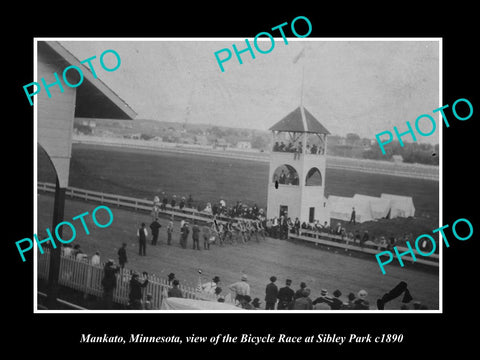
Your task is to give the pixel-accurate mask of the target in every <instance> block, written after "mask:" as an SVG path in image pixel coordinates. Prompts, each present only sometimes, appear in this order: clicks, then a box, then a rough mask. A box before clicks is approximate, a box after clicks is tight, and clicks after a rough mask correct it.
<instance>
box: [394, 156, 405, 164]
mask: <svg viewBox="0 0 480 360" xmlns="http://www.w3.org/2000/svg"><path fill="white" fill-rule="evenodd" d="M392 159H393V162H395V163H403V156H402V155H392Z"/></svg>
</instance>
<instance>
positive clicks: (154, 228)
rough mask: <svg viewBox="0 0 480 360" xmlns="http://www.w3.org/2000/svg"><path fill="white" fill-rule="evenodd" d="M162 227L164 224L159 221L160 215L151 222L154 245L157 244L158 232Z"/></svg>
mask: <svg viewBox="0 0 480 360" xmlns="http://www.w3.org/2000/svg"><path fill="white" fill-rule="evenodd" d="M161 227H162V225H161V224H160V223H159V222H158V217H156V218H155V220H153V222H152V223H151V224H150V229H151V230H152V245H157V241H158V234H159V232H160V228H161Z"/></svg>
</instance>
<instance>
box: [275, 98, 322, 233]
mask: <svg viewBox="0 0 480 360" xmlns="http://www.w3.org/2000/svg"><path fill="white" fill-rule="evenodd" d="M269 130H271V131H272V135H273V144H274V145H273V149H272V153H271V156H270V171H269V180H268V181H269V184H268V200H267V201H268V203H267V217H268V218H274V217H280V216H281V215H284V216H286V217H290V218H291V219H292V221H294V220H295V218H297V217H298V218H299V219H300V221H302V222H303V221H305V222H307V223H308V222H314V221H316V220H319V221H320V222H321V223H322V224H323V223H324V222H325V221H327V222H328V223H329V222H330V219H329V214H328V211H327V207H326V199H325V196H324V190H325V169H326V150H327V135H329V134H330V132H329V131H328V130H327V129H326V128H325V127H324V126H323V125H322V124H321V123H320V122H319V121H318V120H317V119H315V117H314V116H313V115H312V114H311V113H310V112H308V110H307V109H305V108H304V107H303V106H299V107H298V108H296V109H295V110H293V111H292V112H291V113H290V114H288V115H287V116H285V117H284V118H283V119H282V120H280V121H279V122H278V123H276V124H275V125H273V126H272V127H271V128H270V129H269Z"/></svg>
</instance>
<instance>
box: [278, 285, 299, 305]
mask: <svg viewBox="0 0 480 360" xmlns="http://www.w3.org/2000/svg"><path fill="white" fill-rule="evenodd" d="M290 285H292V280H290V279H287V280H285V286H284V287H282V288H280V290H278V294H277V298H278V305H277V310H287V309H290V308H291V305H292V302H293V296H294V295H295V292H294V291H293V290H292V289H291V288H290Z"/></svg>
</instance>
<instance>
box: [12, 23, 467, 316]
mask: <svg viewBox="0 0 480 360" xmlns="http://www.w3.org/2000/svg"><path fill="white" fill-rule="evenodd" d="M299 23H300V21H299ZM298 29H299V30H298V31H299V32H300V25H299V28H298ZM259 30H262V29H259ZM272 36H274V38H271V37H268V36H262V37H258V38H257V37H256V38H248V39H245V38H221V39H220V38H36V39H35V42H34V55H35V56H34V75H35V76H34V78H33V82H32V83H30V84H28V85H27V84H25V86H24V87H23V90H24V91H25V95H26V96H25V106H32V108H33V111H34V124H35V130H34V154H33V156H34V172H35V181H34V192H35V199H34V209H35V211H34V219H33V221H34V229H35V236H33V237H32V239H24V240H25V241H23V242H17V244H16V246H17V249H18V252H19V255H20V258H21V260H22V259H23V261H33V263H34V274H33V277H34V279H33V282H34V294H33V296H34V312H35V313H50V312H56V313H58V312H67V313H74V312H82V313H84V312H85V313H88V312H92V313H95V312H102V313H103V312H115V313H130V312H135V313H136V312H143V313H145V312H146V313H148V312H154V313H164V312H165V313H167V312H171V313H181V312H187V313H196V312H201V313H205V312H206V313H208V312H212V313H223V312H225V313H231V312H234V313H235V312H244V313H248V314H259V313H278V314H286V313H294V312H299V313H307V312H312V313H316V312H318V313H322V312H325V313H339V314H340V313H357V312H358V313H415V314H416V313H441V312H442V311H443V304H442V287H441V283H442V265H443V264H442V250H443V249H444V248H443V241H442V239H441V235H440V233H439V232H438V231H436V232H435V231H434V230H435V229H438V228H440V227H441V226H442V210H441V209H442V196H441V193H442V191H441V190H442V177H441V173H442V164H441V161H440V158H441V155H442V148H443V147H442V146H443V144H442V131H450V130H444V129H443V130H442V127H443V121H444V119H443V118H442V116H441V113H440V112H439V111H438V109H439V108H440V107H442V106H443V105H444V102H443V98H442V39H441V38H436V37H433V38H420V37H418V38H416V37H412V38H409V37H403V38H388V37H385V38H368V37H365V38H341V37H338V38H318V37H303V38H300V37H298V36H297V37H295V36H289V37H288V41H286V39H285V38H282V37H280V36H278V34H277V33H273V32H272ZM450 106H452V104H450ZM457 109H458V114H459V116H465V114H467V113H468V106H467V105H465V104H462V103H459V104H458V105H457ZM449 116H450V117H452V118H453V116H452V115H450V114H449ZM458 227H459V228H460V227H463V225H458ZM462 231H463V229H462ZM460 232H461V231H460V230H459V233H460ZM425 234H426V235H428V236H426V235H425ZM462 234H463V235H465V234H464V231H463V232H462ZM28 240H30V241H28ZM28 255H32V256H31V257H30V258H29V256H28Z"/></svg>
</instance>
